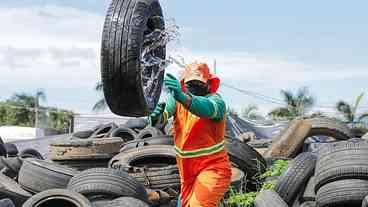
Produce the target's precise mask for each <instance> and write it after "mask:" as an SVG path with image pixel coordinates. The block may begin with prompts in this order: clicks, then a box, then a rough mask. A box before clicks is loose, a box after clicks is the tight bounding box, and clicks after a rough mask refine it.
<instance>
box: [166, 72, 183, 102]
mask: <svg viewBox="0 0 368 207" xmlns="http://www.w3.org/2000/svg"><path fill="white" fill-rule="evenodd" d="M164 84H165V86H166V87H167V88H168V89H169V90H170V91H171V92H172V93H173V96H174V98H175V99H176V100H177V101H179V102H180V103H185V101H186V100H187V96H186V95H185V93H184V92H183V91H182V90H181V84H180V82H179V80H178V79H176V78H175V77H174V76H173V75H171V74H167V75H166V77H165V79H164Z"/></svg>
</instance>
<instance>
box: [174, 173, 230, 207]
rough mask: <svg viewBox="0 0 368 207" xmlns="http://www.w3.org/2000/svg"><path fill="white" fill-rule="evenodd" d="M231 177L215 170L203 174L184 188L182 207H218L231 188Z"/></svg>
mask: <svg viewBox="0 0 368 207" xmlns="http://www.w3.org/2000/svg"><path fill="white" fill-rule="evenodd" d="M230 179H231V176H230V175H224V174H222V173H218V172H217V171H215V170H205V171H203V172H201V173H200V174H199V175H198V176H197V178H196V179H195V180H194V182H192V184H189V183H188V184H186V185H185V186H183V188H182V192H181V193H182V195H181V196H182V207H217V206H218V204H219V202H220V201H221V199H222V198H223V196H224V194H225V193H226V192H227V191H228V189H229V186H230Z"/></svg>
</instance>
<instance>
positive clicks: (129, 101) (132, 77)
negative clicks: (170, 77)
mask: <svg viewBox="0 0 368 207" xmlns="http://www.w3.org/2000/svg"><path fill="white" fill-rule="evenodd" d="M164 28H165V21H164V19H163V14H162V9H161V6H160V3H159V1H158V0H114V1H112V3H111V4H110V6H109V8H108V11H107V15H106V18H105V24H104V28H103V34H102V47H101V76H102V83H103V89H104V94H105V99H106V102H107V105H108V106H109V108H110V109H111V111H112V112H114V113H115V114H118V115H121V116H133V117H139V116H147V115H148V114H149V113H150V112H151V111H153V110H154V108H155V106H156V104H157V102H158V100H159V97H160V93H161V88H162V85H163V84H162V83H163V78H164V69H163V68H162V67H161V66H160V64H159V63H157V64H156V63H153V64H152V65H150V66H147V67H143V64H142V63H141V62H142V58H144V57H142V56H143V53H144V51H145V49H147V48H148V46H150V45H152V43H153V42H155V36H156V37H157V34H160V32H159V31H161V30H163V29H164ZM146 55H151V56H153V57H156V58H160V59H165V55H166V48H165V46H158V47H157V48H155V49H153V50H152V51H151V52H149V53H148V54H146ZM148 77H154V80H150V78H148ZM127 97H129V98H127Z"/></svg>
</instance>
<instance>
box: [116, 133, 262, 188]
mask: <svg viewBox="0 0 368 207" xmlns="http://www.w3.org/2000/svg"><path fill="white" fill-rule="evenodd" d="M150 130H152V129H150ZM145 134H149V130H148V131H147V132H143V131H142V132H141V134H140V136H139V137H141V139H139V140H136V141H131V142H128V143H125V144H123V145H122V148H121V150H120V154H118V155H116V156H115V157H114V158H113V159H111V161H110V163H109V167H111V168H115V169H120V170H124V171H126V172H127V173H129V174H130V175H131V176H133V177H135V178H136V179H137V180H138V181H139V182H141V183H142V184H144V185H145V186H146V187H147V188H149V189H153V190H156V189H158V190H164V191H166V190H170V191H172V190H174V191H176V192H179V189H180V177H179V170H178V168H177V165H176V155H175V150H174V147H173V144H174V143H173V137H172V136H171V135H156V136H151V135H150V136H149V137H146V136H143V135H145ZM226 148H227V151H228V154H229V158H230V160H231V162H232V172H233V177H232V187H233V188H235V189H238V190H239V189H240V188H242V189H248V190H250V189H256V188H257V187H258V186H259V184H260V183H258V181H257V179H256V175H258V174H262V173H263V172H264V171H265V169H266V161H265V160H264V159H263V157H262V156H261V155H260V154H259V153H257V152H256V151H255V150H254V149H253V148H252V147H250V146H248V145H247V144H245V143H243V142H240V141H238V140H236V139H227V140H226ZM246 178H247V179H246Z"/></svg>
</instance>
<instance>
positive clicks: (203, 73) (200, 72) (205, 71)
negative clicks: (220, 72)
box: [181, 62, 220, 93]
mask: <svg viewBox="0 0 368 207" xmlns="http://www.w3.org/2000/svg"><path fill="white" fill-rule="evenodd" d="M182 77H183V78H182V80H181V86H182V90H183V91H185V90H186V89H185V83H186V82H188V81H191V80H199V81H202V82H204V83H208V81H210V90H209V91H210V93H216V92H217V90H218V88H219V87H220V79H219V78H218V77H217V76H216V75H213V74H211V73H210V68H209V67H208V65H207V64H206V63H198V62H194V63H192V64H189V65H187V66H186V68H185V71H184V73H183V76H182Z"/></svg>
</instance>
